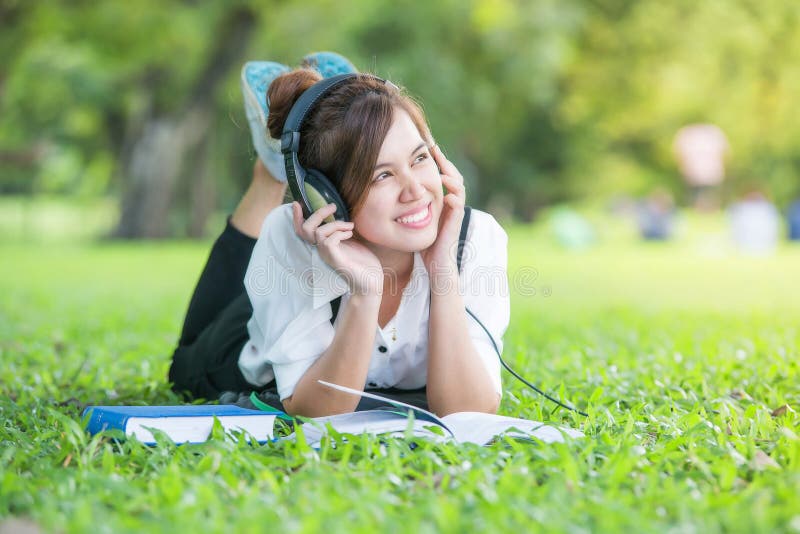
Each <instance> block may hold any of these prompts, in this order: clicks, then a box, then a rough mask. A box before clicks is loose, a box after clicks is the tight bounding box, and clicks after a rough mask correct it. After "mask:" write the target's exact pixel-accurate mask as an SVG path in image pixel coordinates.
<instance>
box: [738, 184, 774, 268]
mask: <svg viewBox="0 0 800 534" xmlns="http://www.w3.org/2000/svg"><path fill="white" fill-rule="evenodd" d="M728 216H729V218H730V228H731V236H732V237H733V241H734V243H735V244H736V246H737V247H738V248H739V250H741V251H742V252H744V253H746V254H768V253H771V252H773V251H774V250H775V247H776V246H777V244H778V236H779V235H780V227H781V216H780V213H779V212H778V209H777V208H776V207H775V205H774V204H773V203H772V202H770V201H769V200H768V199H767V197H766V196H765V195H764V193H763V192H761V191H760V190H759V189H757V188H751V189H750V190H749V191H748V192H747V193H745V195H744V196H743V197H742V199H741V200H739V201H738V202H736V203H734V204H732V205H731V206H730V208H728Z"/></svg>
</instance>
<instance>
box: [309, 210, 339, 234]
mask: <svg viewBox="0 0 800 534" xmlns="http://www.w3.org/2000/svg"><path fill="white" fill-rule="evenodd" d="M335 211H336V204H328V205H326V206H323V207H321V208H320V209H318V210H317V211H315V212H314V213H312V214H311V216H310V217H309V218H308V219H306V220H305V222H304V223H303V230H304V231H305V232H306V235H313V234H314V229H315V228H316V227H317V226H319V225H320V224H322V221H323V220H325V218H326V217H328V216H329V215H332V214H333V213H334V212H335Z"/></svg>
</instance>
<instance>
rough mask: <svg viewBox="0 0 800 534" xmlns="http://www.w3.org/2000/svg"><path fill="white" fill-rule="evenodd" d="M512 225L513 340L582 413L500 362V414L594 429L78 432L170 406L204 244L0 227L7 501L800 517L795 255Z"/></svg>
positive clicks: (463, 520)
mask: <svg viewBox="0 0 800 534" xmlns="http://www.w3.org/2000/svg"><path fill="white" fill-rule="evenodd" d="M715 224H716V223H715ZM710 228H711V229H710V230H709V231H708V232H707V235H717V236H719V232H718V228H719V227H718V225H717V226H715V225H714V224H712V225H711V226H710ZM715 232H716V234H715ZM509 235H510V250H511V254H510V269H509V276H510V279H511V286H512V289H513V291H514V292H513V294H512V308H513V317H512V324H511V326H510V328H509V331H508V333H507V335H506V347H505V351H504V352H505V356H506V357H507V359H508V360H509V362H510V363H511V364H512V365H513V366H514V367H515V368H516V369H517V370H518V371H520V372H521V373H522V374H524V375H525V376H527V377H529V378H530V379H531V380H532V381H534V382H535V383H537V384H538V385H540V386H542V387H544V388H545V389H546V390H547V391H549V392H550V393H551V394H554V395H556V396H561V397H562V398H564V399H566V400H569V401H570V402H573V403H575V404H576V405H577V406H578V407H580V408H582V409H585V410H586V411H588V412H589V417H588V418H586V419H582V418H580V417H578V416H574V415H572V414H570V413H567V412H565V411H563V410H556V411H554V407H553V405H551V404H549V403H546V402H543V401H542V399H541V398H539V397H538V396H536V395H535V394H532V393H530V392H529V391H527V390H525V389H524V388H523V387H521V386H520V384H518V383H516V382H515V381H514V380H513V378H511V377H510V376H508V375H505V376H504V383H505V387H506V394H505V396H504V399H503V404H502V407H501V413H505V414H509V415H514V416H521V417H526V418H531V419H539V420H543V421H552V422H559V423H564V424H568V425H572V426H579V427H581V428H582V429H583V430H584V431H585V432H586V433H587V435H588V438H587V439H586V440H582V441H576V442H573V443H569V444H559V445H548V446H541V445H532V444H520V443H515V442H511V441H501V442H499V443H497V444H495V445H493V446H490V447H487V448H479V447H472V446H454V445H433V444H428V443H421V444H420V446H419V447H418V448H416V449H414V450H413V451H411V450H410V449H409V448H408V444H407V443H405V442H403V441H402V440H391V441H389V442H387V443H381V442H379V441H378V440H376V439H374V438H367V437H365V438H363V439H362V440H360V441H351V442H347V443H335V444H332V443H327V444H326V445H324V446H323V448H322V449H321V450H319V451H315V450H311V449H309V448H308V447H307V446H305V445H304V444H303V443H300V442H298V443H291V442H290V443H280V444H273V445H268V446H265V447H257V448H254V447H252V446H250V445H248V444H246V443H243V442H237V443H234V442H232V441H225V440H212V441H210V442H208V443H206V444H203V445H197V446H182V447H176V446H173V445H171V444H162V445H159V446H157V447H153V448H148V447H144V446H142V445H140V444H138V443H137V442H135V441H128V442H125V443H116V442H113V441H110V440H109V439H108V438H104V437H100V436H98V437H89V436H88V435H86V433H85V432H84V431H83V429H82V427H81V425H80V420H79V417H78V416H79V413H80V410H81V407H82V406H83V405H84V404H87V403H175V402H178V399H177V398H176V397H175V396H174V395H173V394H172V393H171V392H170V391H169V388H168V385H167V384H166V372H167V368H168V364H169V357H170V353H171V349H172V345H173V343H174V342H175V341H176V338H177V334H178V331H179V329H180V326H181V320H182V315H183V312H184V309H185V306H186V305H187V303H188V299H189V295H190V292H191V290H192V287H193V284H194V282H195V280H196V278H197V276H198V275H199V273H200V270H201V269H202V266H203V263H204V261H205V255H206V254H207V251H208V246H209V245H208V243H199V244H198V243H156V244H153V243H144V244H139V243H130V244H117V243H110V244H109V243H106V244H102V243H101V244H97V243H92V242H83V244H70V243H62V242H52V241H48V242H47V243H40V244H38V245H28V246H25V245H23V244H22V243H20V242H19V241H17V242H16V243H10V242H5V243H0V255H2V257H3V258H4V261H3V262H0V293H2V295H3V299H2V304H0V363H2V367H1V368H0V414H2V419H3V422H4V424H3V426H2V428H1V429H0V519H2V518H4V517H8V516H16V517H23V518H31V519H32V520H33V521H34V522H35V523H36V524H38V525H41V526H42V527H43V528H45V529H48V530H58V531H68V532H73V531H96V530H100V531H104V530H107V531H127V530H132V531H142V530H149V531H155V532H161V531H163V532H166V531H172V532H174V531H175V530H176V529H184V528H187V527H188V528H194V529H196V530H201V531H203V532H205V531H226V532H227V531H231V530H233V531H239V530H244V531H251V530H253V528H254V525H261V526H264V528H269V527H273V526H277V525H279V528H280V529H282V530H286V531H290V532H298V531H304V532H313V531H318V530H323V529H324V530H325V531H332V532H338V531H348V532H352V531H374V530H376V529H390V530H401V531H414V532H416V531H440V530H445V531H466V530H469V531H474V530H477V529H480V530H492V531H495V530H498V531H529V530H547V531H571V532H574V531H588V530H592V531H601V532H602V531H619V530H635V531H653V532H662V531H665V530H669V529H670V528H675V529H677V530H687V531H696V532H707V531H711V532H713V531H775V530H789V531H791V530H795V531H797V530H798V529H800V512H798V511H797V507H796V499H797V495H798V494H800V439H798V434H800V418H799V417H798V415H797V410H798V407H800V385H799V384H800V376H798V375H799V374H800V373H798V360H799V359H798V349H797V347H798V341H800V331H799V330H798V323H797V317H799V316H800V284H798V283H797V281H796V277H797V273H798V272H800V250H798V249H796V248H792V247H789V246H785V247H783V248H781V249H780V250H779V251H778V253H777V254H776V255H774V256H772V257H768V258H748V257H742V256H740V255H738V254H737V253H736V252H735V251H733V250H730V249H729V248H726V247H725V246H715V247H713V250H712V252H711V253H709V251H708V250H705V249H703V248H702V247H698V245H697V241H695V240H692V239H689V238H685V239H681V240H679V241H678V242H676V243H673V244H665V245H642V244H637V243H635V242H634V241H632V240H631V239H628V238H626V237H624V235H621V234H613V235H609V236H605V237H604V240H601V244H600V245H598V246H596V247H595V248H592V249H589V250H585V251H582V252H568V251H564V250H561V249H559V248H558V247H557V246H555V245H554V244H553V243H552V242H551V240H550V238H549V237H548V235H547V231H546V228H544V226H543V225H539V226H536V227H524V226H515V227H512V228H510V229H509ZM782 406H786V407H785V408H783V409H781V407H782ZM773 414H775V415H773ZM334 445H335V446H334ZM267 525H269V527H267ZM257 530H259V531H260V530H262V528H257Z"/></svg>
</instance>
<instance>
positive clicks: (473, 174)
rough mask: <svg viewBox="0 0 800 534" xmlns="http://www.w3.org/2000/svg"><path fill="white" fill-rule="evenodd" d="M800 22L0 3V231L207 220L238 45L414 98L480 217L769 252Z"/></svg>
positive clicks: (781, 192) (244, 146)
mask: <svg viewBox="0 0 800 534" xmlns="http://www.w3.org/2000/svg"><path fill="white" fill-rule="evenodd" d="M799 23H800V3H799V2H797V1H796V0H769V1H768V2H763V1H755V0H705V1H703V2H695V1H692V0H670V1H666V2H665V1H664V0H635V1H634V0H530V1H513V0H437V1H435V2H420V1H417V0H414V1H410V0H409V1H404V0H392V1H389V0H358V1H351V0H339V1H336V2H332V1H328V0H319V1H311V0H309V1H304V2H285V1H281V2H278V1H273V2H270V1H263V2H256V1H244V0H241V1H222V0H219V1H205V2H200V1H190V0H184V1H174V0H173V1H169V0H158V1H156V0H139V1H137V2H122V1H105V2H88V1H69V2H68V1H40V2H32V1H22V0H0V57H2V58H3V60H2V62H0V237H4V238H9V239H22V240H26V239H31V238H37V237H39V236H43V235H47V236H63V237H92V238H93V237H117V238H125V239H132V238H187V237H188V238H203V237H211V236H213V234H215V233H216V232H218V231H219V230H220V229H221V225H222V221H224V217H225V215H226V214H227V213H229V212H230V211H231V210H232V209H233V207H234V206H235V204H236V202H237V201H238V198H239V196H240V195H241V193H242V192H243V190H244V188H245V186H246V185H247V183H249V179H250V175H251V170H252V165H253V162H254V154H253V151H252V148H251V144H250V138H249V133H248V129H247V122H246V120H245V117H244V112H243V104H242V97H241V93H240V89H239V72H240V68H241V65H242V63H243V62H244V61H246V60H250V59H270V60H275V61H280V62H283V63H286V64H289V65H296V64H297V63H298V62H299V60H300V59H301V58H302V56H303V55H305V54H306V53H308V52H310V51H318V50H334V51H337V52H339V53H341V54H344V55H345V56H347V57H348V58H350V59H351V60H352V61H353V63H355V64H356V66H358V67H359V68H360V69H362V70H366V71H371V72H374V73H376V74H378V75H381V76H385V77H389V78H391V79H392V80H393V81H395V82H396V83H399V84H401V85H404V86H405V87H406V88H407V89H408V90H409V92H410V93H411V94H413V95H415V96H417V97H418V98H419V100H420V101H421V102H422V104H423V107H424V109H425V111H426V112H427V115H428V118H429V121H430V123H431V127H432V130H433V133H434V135H435V136H436V138H437V141H438V142H439V143H440V144H441V145H442V146H443V147H444V149H445V151H446V153H447V154H448V156H449V157H450V159H452V160H453V161H454V162H455V163H456V164H457V165H458V167H459V168H460V170H461V171H462V173H463V174H464V175H465V177H466V179H467V185H468V203H469V204H471V205H473V206H475V207H478V208H481V209H484V210H487V211H490V212H491V213H493V214H494V215H495V216H496V217H497V218H498V219H500V220H501V221H506V222H509V223H511V222H518V223H522V224H527V223H529V222H531V221H534V222H537V223H538V222H542V223H544V225H543V226H542V228H544V230H543V231H546V232H548V234H549V235H551V236H552V237H553V238H554V239H555V240H556V241H557V242H558V243H560V244H561V245H563V246H565V247H568V248H581V247H587V246H591V245H592V244H594V243H596V242H601V241H602V240H603V239H607V238H608V236H609V235H616V234H615V232H617V234H624V235H626V236H629V237H630V238H632V239H633V238H635V239H646V240H669V239H674V238H676V236H677V237H678V238H680V237H681V236H684V237H685V236H686V235H687V230H686V229H687V228H689V227H691V228H701V229H702V228H703V227H704V224H706V223H704V222H701V223H699V225H698V224H695V223H694V221H698V220H700V221H712V222H710V223H708V224H710V225H711V226H710V227H712V228H714V229H715V230H714V232H722V231H723V229H724V232H725V235H726V236H728V237H733V240H734V242H735V243H737V246H739V247H740V248H741V249H742V250H744V251H750V252H756V253H761V252H764V251H769V250H772V249H773V248H774V247H775V246H776V243H782V242H786V241H787V238H789V237H792V236H795V237H798V238H800V222H798V217H800V215H799V213H800V203H797V202H796V199H797V198H798V197H800V179H798V176H799V175H800V120H799V119H800V112H798V109H800V108H799V107H798V106H797V104H796V102H795V101H794V100H795V98H796V96H797V95H798V94H800V69H798V68H797V65H798V64H800V32H798V31H797V28H798V25H799ZM793 218H794V219H793ZM687 221H689V222H687ZM793 221H794V223H793ZM792 224H795V228H794V230H793V227H792ZM615 229H616V230H615ZM793 231H794V232H795V233H792V232H793ZM726 239H727V238H726Z"/></svg>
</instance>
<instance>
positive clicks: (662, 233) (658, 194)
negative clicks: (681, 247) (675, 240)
mask: <svg viewBox="0 0 800 534" xmlns="http://www.w3.org/2000/svg"><path fill="white" fill-rule="evenodd" d="M636 221H637V223H638V225H639V235H641V236H642V239H644V240H646V241H666V240H668V239H670V238H671V237H672V231H673V227H674V225H675V203H674V201H673V200H672V195H671V194H670V193H669V191H667V190H666V189H663V188H659V189H656V190H655V191H653V192H652V193H650V195H648V196H647V198H645V199H644V200H643V201H641V202H640V203H639V205H638V206H637V209H636Z"/></svg>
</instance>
